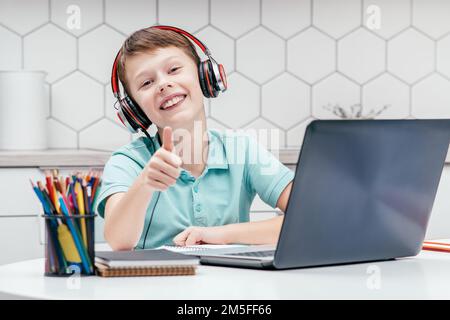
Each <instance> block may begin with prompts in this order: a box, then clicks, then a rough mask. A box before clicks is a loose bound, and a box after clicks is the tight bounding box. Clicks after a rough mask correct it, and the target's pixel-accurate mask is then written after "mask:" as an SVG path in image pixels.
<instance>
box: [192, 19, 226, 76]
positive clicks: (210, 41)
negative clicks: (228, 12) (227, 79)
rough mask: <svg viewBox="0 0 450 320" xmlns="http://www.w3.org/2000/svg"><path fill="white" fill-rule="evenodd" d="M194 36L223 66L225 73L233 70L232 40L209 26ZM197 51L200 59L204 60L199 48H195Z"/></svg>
mask: <svg viewBox="0 0 450 320" xmlns="http://www.w3.org/2000/svg"><path fill="white" fill-rule="evenodd" d="M195 36H196V37H197V38H198V39H199V40H200V41H201V42H203V43H204V44H205V45H206V46H207V47H208V49H209V50H210V51H211V53H212V56H213V58H214V59H215V60H216V61H217V62H218V63H221V64H222V65H223V66H224V68H225V71H226V72H227V73H230V72H231V71H233V70H234V40H233V39H231V38H230V37H228V36H227V35H225V34H223V33H222V32H221V31H219V30H217V29H216V28H214V27H211V26H208V27H206V28H205V29H202V31H200V32H198V33H196V34H195ZM196 48H197V47H196ZM197 51H198V52H199V55H200V58H201V59H202V60H204V59H205V55H204V54H203V53H202V52H201V50H200V49H199V48H197Z"/></svg>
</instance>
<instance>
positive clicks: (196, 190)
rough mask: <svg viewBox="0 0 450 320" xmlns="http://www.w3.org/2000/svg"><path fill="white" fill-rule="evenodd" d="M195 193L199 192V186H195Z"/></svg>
mask: <svg viewBox="0 0 450 320" xmlns="http://www.w3.org/2000/svg"><path fill="white" fill-rule="evenodd" d="M194 192H195V193H197V192H198V185H195V186H194Z"/></svg>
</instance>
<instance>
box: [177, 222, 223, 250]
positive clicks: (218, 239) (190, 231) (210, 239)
mask: <svg viewBox="0 0 450 320" xmlns="http://www.w3.org/2000/svg"><path fill="white" fill-rule="evenodd" d="M173 242H174V244H175V245H177V246H192V245H196V244H206V243H209V244H227V243H228V241H227V240H226V233H225V230H224V228H223V227H188V228H187V229H185V230H184V231H183V232H181V233H179V234H178V235H177V236H176V237H175V238H173Z"/></svg>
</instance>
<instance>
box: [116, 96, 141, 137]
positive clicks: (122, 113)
mask: <svg viewBox="0 0 450 320" xmlns="http://www.w3.org/2000/svg"><path fill="white" fill-rule="evenodd" d="M117 116H118V117H119V120H120V121H121V122H122V123H123V124H124V126H125V127H126V128H127V129H128V131H130V132H131V133H137V132H138V130H139V126H138V124H137V123H136V122H135V121H134V120H133V117H132V116H131V114H130V110H129V109H128V106H127V105H126V104H125V102H123V100H120V108H119V110H118V111H117Z"/></svg>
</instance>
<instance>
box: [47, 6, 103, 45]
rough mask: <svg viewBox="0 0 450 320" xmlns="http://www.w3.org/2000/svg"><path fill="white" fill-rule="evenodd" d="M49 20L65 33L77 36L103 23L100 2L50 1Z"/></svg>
mask: <svg viewBox="0 0 450 320" xmlns="http://www.w3.org/2000/svg"><path fill="white" fill-rule="evenodd" d="M51 20H52V22H54V23H55V24H57V25H58V26H60V27H61V28H63V29H64V30H66V31H67V32H70V33H72V34H73V35H76V36H79V35H81V34H83V33H86V32H88V31H89V30H92V29H93V28H95V27H97V26H98V25H100V24H101V23H102V22H103V4H102V1H101V0H52V1H51Z"/></svg>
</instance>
